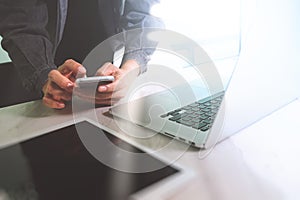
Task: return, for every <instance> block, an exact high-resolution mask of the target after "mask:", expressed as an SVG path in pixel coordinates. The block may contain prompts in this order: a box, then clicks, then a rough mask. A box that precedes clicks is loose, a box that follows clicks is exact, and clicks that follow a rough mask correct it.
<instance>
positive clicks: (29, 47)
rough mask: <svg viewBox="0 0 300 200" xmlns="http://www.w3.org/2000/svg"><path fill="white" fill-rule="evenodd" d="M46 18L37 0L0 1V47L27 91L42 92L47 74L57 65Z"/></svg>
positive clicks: (42, 4)
mask: <svg viewBox="0 0 300 200" xmlns="http://www.w3.org/2000/svg"><path fill="white" fill-rule="evenodd" d="M47 21H48V19H47V7H46V5H45V4H44V3H42V2H40V3H39V1H38V0H26V1H20V0H14V1H12V0H1V1H0V34H1V35H2V36H3V41H2V46H3V48H4V49H5V50H6V51H7V52H8V54H9V56H10V58H11V60H12V61H13V64H14V65H15V67H16V69H17V71H18V73H19V75H20V77H21V79H22V82H23V85H24V86H25V88H26V89H28V90H36V91H41V88H42V85H43V84H44V83H45V80H46V79H47V76H48V73H49V72H50V71H51V70H52V69H55V68H56V66H55V65H54V62H53V55H52V48H53V47H52V44H51V42H50V41H49V39H48V32H47V31H46V29H45V27H46V25H47Z"/></svg>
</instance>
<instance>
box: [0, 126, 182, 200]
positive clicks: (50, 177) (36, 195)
mask: <svg viewBox="0 0 300 200" xmlns="http://www.w3.org/2000/svg"><path fill="white" fill-rule="evenodd" d="M76 127H77V128H78V127H79V128H80V127H81V128H85V130H88V131H87V132H86V134H104V135H105V136H106V137H107V138H108V139H109V140H110V141H112V142H113V143H114V144H115V145H117V146H119V147H120V148H122V149H124V150H130V151H132V152H135V153H145V152H144V151H143V150H141V149H139V148H136V147H135V146H133V145H131V144H129V143H127V142H125V141H123V140H120V139H119V138H118V137H116V136H114V135H112V134H110V133H108V132H106V131H103V130H101V129H100V128H99V127H97V126H95V125H93V124H91V123H90V122H88V121H82V122H79V123H77V124H76V126H75V124H73V125H71V126H68V127H64V128H61V129H59V130H55V131H52V132H50V133H48V134H45V135H42V136H39V137H36V138H33V139H30V140H28V141H25V142H22V143H20V144H15V145H13V146H9V147H6V148H4V149H1V150H0V160H1V165H0V177H1V178H0V196H1V195H2V196H5V195H6V196H7V197H8V199H32V200H34V199H51V200H53V199H55V200H59V199H64V200H66V199H72V200H76V199H78V200H79V199H80V200H82V199H89V200H93V199H95V200H96V199H97V200H99V199H105V200H106V199H107V200H125V199H132V198H133V199H152V198H154V196H153V195H159V196H161V197H162V196H163V195H168V194H170V192H169V191H171V190H173V189H172V188H173V186H175V185H176V184H178V183H182V181H181V180H182V178H186V176H185V175H184V173H183V170H182V169H180V168H178V167H175V166H168V165H167V164H166V163H164V162H163V161H161V160H160V159H158V158H155V157H152V156H151V155H150V154H147V153H146V154H145V155H146V156H148V158H147V159H148V160H149V161H151V162H154V163H157V164H161V165H162V166H165V167H163V168H161V169H158V170H156V171H151V172H145V173H128V172H123V171H119V170H117V169H113V168H111V167H108V166H107V165H105V164H103V163H102V162H100V161H98V160H97V159H95V158H94V157H93V156H92V155H91V154H90V153H89V151H88V150H87V149H86V148H85V147H84V145H83V144H82V142H81V140H80V137H79V136H78V134H77V132H76ZM105 148H106V147H105ZM105 154H107V156H111V157H113V158H114V159H115V160H116V162H118V159H120V158H118V155H117V154H116V153H115V152H114V151H111V150H109V149H107V151H106V152H105ZM121 160H122V161H124V160H127V159H126V158H122V159H120V161H121ZM128 162H130V160H128ZM131 164H132V165H139V164H140V163H131ZM174 181H175V182H174ZM165 193H167V194H165Z"/></svg>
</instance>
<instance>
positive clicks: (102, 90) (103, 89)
mask: <svg viewBox="0 0 300 200" xmlns="http://www.w3.org/2000/svg"><path fill="white" fill-rule="evenodd" d="M106 91H107V86H99V87H98V92H106Z"/></svg>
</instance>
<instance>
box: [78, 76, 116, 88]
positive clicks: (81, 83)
mask: <svg viewBox="0 0 300 200" xmlns="http://www.w3.org/2000/svg"><path fill="white" fill-rule="evenodd" d="M114 80H115V79H114V77H113V76H92V77H85V78H78V79H76V82H75V83H76V85H77V86H78V87H79V88H92V87H95V86H96V85H97V87H98V86H99V85H107V84H109V83H111V82H113V81H114Z"/></svg>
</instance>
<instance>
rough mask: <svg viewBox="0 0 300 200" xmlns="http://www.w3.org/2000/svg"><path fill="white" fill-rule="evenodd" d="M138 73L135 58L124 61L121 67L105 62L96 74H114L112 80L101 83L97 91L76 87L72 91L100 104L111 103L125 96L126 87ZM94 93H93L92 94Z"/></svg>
mask: <svg viewBox="0 0 300 200" xmlns="http://www.w3.org/2000/svg"><path fill="white" fill-rule="evenodd" d="M138 73H139V65H138V63H137V62H136V61H135V60H128V61H126V62H125V63H124V64H123V65H122V67H121V68H118V67H116V66H114V65H113V64H112V63H105V64H104V65H103V66H102V67H101V68H99V69H98V71H97V72H96V76H114V78H115V80H114V82H112V83H110V84H107V85H101V86H99V87H98V89H97V91H95V92H92V93H91V91H85V90H84V89H80V88H78V90H77V89H76V90H75V91H74V93H75V94H76V95H77V96H79V97H80V98H82V99H84V100H87V101H89V102H95V103H96V104H100V105H112V104H114V103H116V102H118V101H119V100H120V99H121V98H122V97H124V96H125V94H126V92H127V89H128V87H129V86H130V84H131V83H132V82H133V81H134V80H135V78H136V77H137V76H138ZM94 94H95V95H94Z"/></svg>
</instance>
